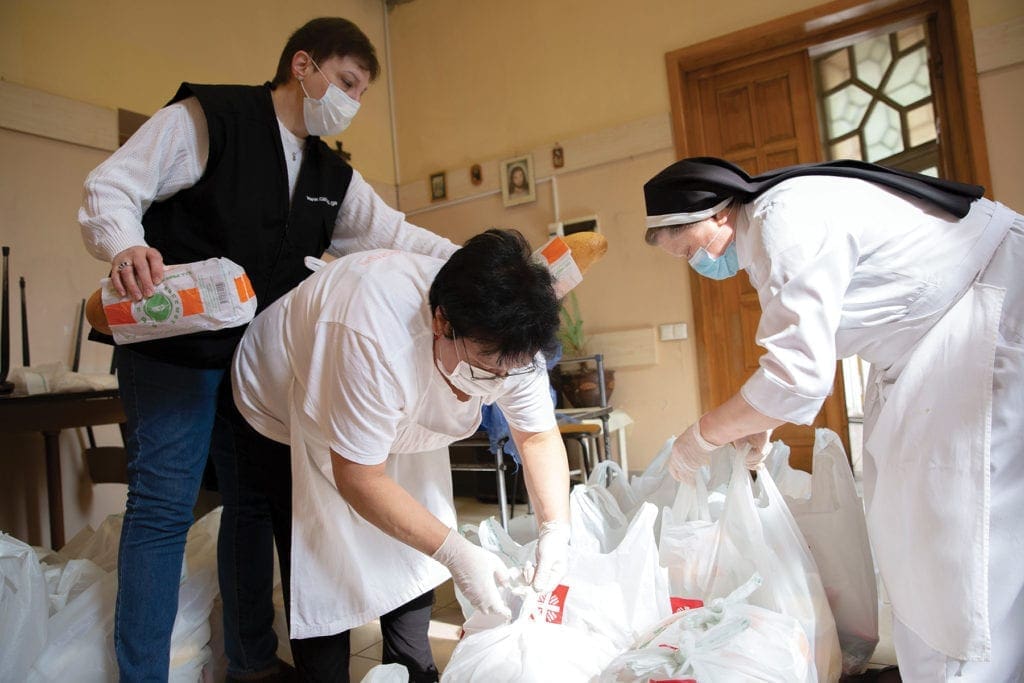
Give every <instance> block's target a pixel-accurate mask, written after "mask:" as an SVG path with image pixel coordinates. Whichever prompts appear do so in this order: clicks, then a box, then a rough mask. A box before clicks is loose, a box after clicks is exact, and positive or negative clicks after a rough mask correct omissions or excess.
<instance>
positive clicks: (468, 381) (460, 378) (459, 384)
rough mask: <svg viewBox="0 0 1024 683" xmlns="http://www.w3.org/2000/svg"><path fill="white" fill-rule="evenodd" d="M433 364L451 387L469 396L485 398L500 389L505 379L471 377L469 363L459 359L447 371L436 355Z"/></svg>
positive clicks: (471, 372)
mask: <svg viewBox="0 0 1024 683" xmlns="http://www.w3.org/2000/svg"><path fill="white" fill-rule="evenodd" d="M434 365H436V366H437V369H438V371H439V372H440V373H441V374H442V375H444V377H445V378H446V379H447V380H448V381H449V382H451V385H452V386H453V387H455V388H456V389H458V390H459V391H461V392H462V393H464V394H468V395H470V396H479V397H480V398H487V397H488V396H491V395H492V394H494V393H495V392H496V391H498V390H499V389H501V385H502V383H503V382H504V381H505V380H504V378H497V379H477V378H475V377H473V371H472V369H471V368H470V366H469V363H467V362H466V361H464V360H461V359H460V360H459V362H458V364H457V365H456V366H455V369H454V370H452V371H451V372H447V371H446V370H445V369H444V365H443V364H442V363H441V360H440V359H439V358H438V357H437V356H435V357H434Z"/></svg>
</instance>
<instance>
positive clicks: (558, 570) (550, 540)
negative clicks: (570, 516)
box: [531, 520, 571, 593]
mask: <svg viewBox="0 0 1024 683" xmlns="http://www.w3.org/2000/svg"><path fill="white" fill-rule="evenodd" d="M570 536H571V528H570V526H569V523H568V522H562V521H557V520H553V521H550V522H544V524H542V525H541V527H540V536H539V537H538V539H537V569H536V571H535V572H534V574H533V580H532V581H531V584H532V585H533V589H534V590H535V591H537V592H538V593H547V592H548V591H550V590H552V589H554V587H555V586H556V585H558V582H559V581H560V580H561V578H562V577H563V576H565V573H566V572H567V571H568V570H569V538H570Z"/></svg>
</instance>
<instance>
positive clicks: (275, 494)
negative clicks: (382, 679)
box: [232, 411, 438, 683]
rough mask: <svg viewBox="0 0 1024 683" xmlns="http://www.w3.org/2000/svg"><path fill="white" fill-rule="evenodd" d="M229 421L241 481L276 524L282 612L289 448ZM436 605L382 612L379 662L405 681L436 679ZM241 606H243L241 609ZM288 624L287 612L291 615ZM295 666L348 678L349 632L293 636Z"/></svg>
mask: <svg viewBox="0 0 1024 683" xmlns="http://www.w3.org/2000/svg"><path fill="white" fill-rule="evenodd" d="M235 416H236V417H237V420H235V421H234V422H235V423H234V424H233V425H232V431H233V433H234V437H235V439H236V443H237V444H238V445H239V446H240V448H239V449H238V451H239V452H240V453H244V454H245V455H244V456H243V457H241V458H239V463H238V466H239V469H240V472H239V475H240V476H239V481H240V482H241V485H243V486H249V487H251V488H252V489H253V490H254V491H255V492H258V493H259V494H260V495H261V496H263V497H264V498H265V499H266V502H267V505H265V506H261V507H263V508H264V509H267V510H269V515H270V518H271V519H270V521H271V524H272V525H273V529H274V542H275V544H276V546H277V554H278V557H279V559H280V569H281V586H282V588H283V589H284V604H285V610H286V612H287V611H288V610H289V606H290V604H291V601H290V595H291V563H290V562H289V558H290V557H291V545H292V544H291V541H292V538H291V530H292V474H291V449H290V448H289V447H288V446H287V445H285V444H281V443H277V442H276V441H272V440H270V439H267V438H266V437H264V436H262V435H261V434H259V433H258V432H256V431H255V430H254V429H253V428H252V427H250V426H249V424H248V423H247V422H245V420H244V418H242V416H241V415H240V414H238V413H237V411H236V412H235ZM351 552H353V553H355V554H358V553H361V552H365V553H369V552H372V549H370V548H352V549H351ZM264 599H265V600H266V601H267V602H268V603H269V602H270V601H271V600H272V595H270V594H268V595H266V596H261V597H260V598H259V600H260V601H262V600H264ZM433 605H434V591H428V592H427V593H424V594H423V595H421V596H420V597H418V598H415V599H413V600H411V601H410V602H408V603H406V604H405V605H402V606H401V607H398V608H397V609H395V610H393V611H391V612H388V613H387V614H384V615H381V617H380V628H381V634H382V635H383V639H384V652H383V656H382V657H381V663H382V664H394V663H397V664H402V665H404V666H405V667H406V668H407V669H408V670H409V680H410V681H413V682H415V683H421V682H422V683H433V682H434V681H437V680H438V672H437V666H436V665H435V664H434V656H433V653H432V652H431V650H430V640H429V638H428V637H427V631H428V629H429V627H430V613H431V610H432V608H433ZM243 609H244V608H243ZM288 616H289V623H290V617H291V615H290V614H289V615H288ZM290 642H291V648H292V657H293V658H294V660H295V669H296V671H297V672H298V675H299V678H300V680H302V681H316V682H319V681H323V682H324V683H339V682H341V683H348V680H349V673H348V661H349V656H350V655H351V646H350V638H349V632H348V631H345V632H343V633H338V634H335V635H331V636H321V637H317V638H301V639H296V638H292V639H291V641H290Z"/></svg>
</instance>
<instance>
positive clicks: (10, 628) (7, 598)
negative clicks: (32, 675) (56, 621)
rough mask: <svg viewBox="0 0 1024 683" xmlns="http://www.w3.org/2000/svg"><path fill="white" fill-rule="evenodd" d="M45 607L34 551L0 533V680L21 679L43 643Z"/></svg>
mask: <svg viewBox="0 0 1024 683" xmlns="http://www.w3.org/2000/svg"><path fill="white" fill-rule="evenodd" d="M48 606H49V599H48V598H47V594H46V581H45V580H44V579H43V573H42V570H41V568H40V566H39V561H38V560H37V559H36V553H35V551H33V550H32V548H31V547H30V546H29V545H27V544H25V543H22V542H21V541H19V540H18V539H16V538H14V537H13V536H8V535H7V534H5V533H2V532H0V679H3V680H5V681H8V680H9V681H23V680H25V676H26V674H27V673H28V670H29V668H31V666H32V663H33V662H35V660H36V657H37V656H38V655H39V653H40V652H41V651H42V649H43V646H44V645H45V644H46V637H47V619H48V617H49V609H48Z"/></svg>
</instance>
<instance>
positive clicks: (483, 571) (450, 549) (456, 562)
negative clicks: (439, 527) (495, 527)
mask: <svg viewBox="0 0 1024 683" xmlns="http://www.w3.org/2000/svg"><path fill="white" fill-rule="evenodd" d="M432 557H433V558H434V559H435V560H437V561H438V562H440V563H441V564H443V565H444V566H445V567H447V568H448V571H450V572H451V573H452V579H453V580H454V581H455V585H456V586H458V587H459V590H460V591H462V594H463V595H465V596H466V598H468V599H469V601H470V602H471V603H472V604H473V607H476V608H477V609H478V610H480V611H481V612H483V613H484V614H500V615H502V616H503V617H505V618H506V619H511V618H512V612H511V611H510V610H509V608H508V605H506V604H505V601H504V600H502V598H501V593H500V592H499V591H498V586H499V585H501V586H504V585H506V584H507V583H508V568H507V567H506V566H505V565H504V563H502V561H501V560H499V559H498V557H497V556H496V555H494V554H492V553H489V552H488V551H486V550H484V549H483V548H481V547H479V546H476V545H473V544H472V543H470V542H469V541H467V540H466V539H465V538H463V537H462V535H461V534H459V532H457V531H456V530H455V529H449V530H448V535H447V536H445V539H444V543H442V544H441V547H440V548H438V549H437V551H436V552H435V553H434V554H433V555H432Z"/></svg>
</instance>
